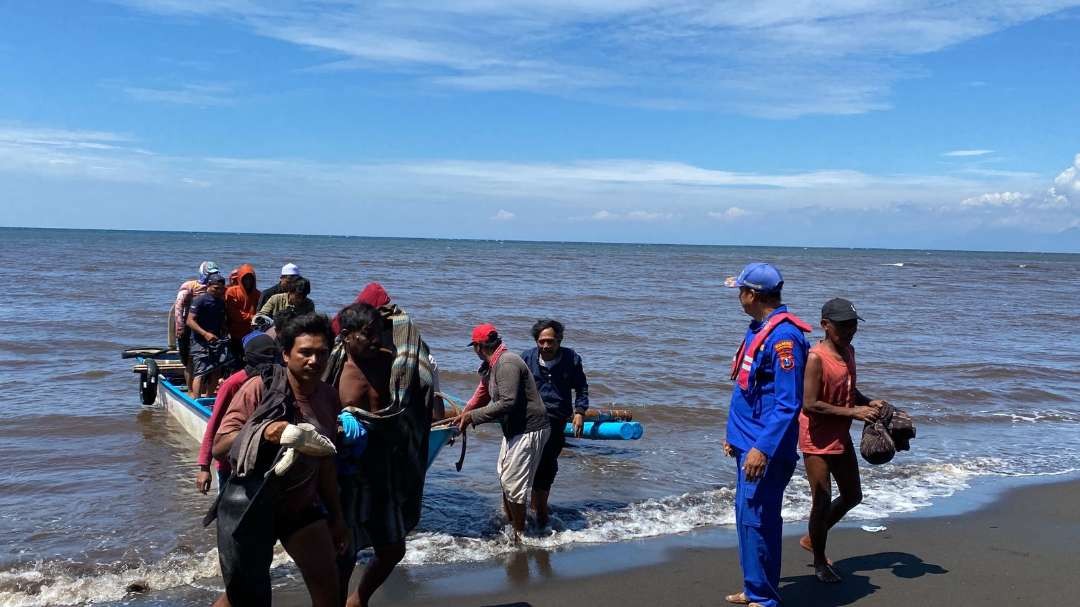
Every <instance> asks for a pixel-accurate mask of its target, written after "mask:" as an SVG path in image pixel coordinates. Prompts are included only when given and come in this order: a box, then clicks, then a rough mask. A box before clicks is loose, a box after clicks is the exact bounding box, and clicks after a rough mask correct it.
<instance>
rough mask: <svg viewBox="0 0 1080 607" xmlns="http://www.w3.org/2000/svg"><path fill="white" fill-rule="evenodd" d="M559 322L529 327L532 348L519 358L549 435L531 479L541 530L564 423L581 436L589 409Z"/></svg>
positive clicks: (578, 368)
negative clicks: (536, 392)
mask: <svg viewBox="0 0 1080 607" xmlns="http://www.w3.org/2000/svg"><path fill="white" fill-rule="evenodd" d="M563 330H564V329H563V325H562V323H561V322H559V321H557V320H551V319H544V320H538V321H536V324H534V325H533V327H532V336H533V340H534V341H536V347H535V348H530V349H528V350H526V351H524V352H522V354H521V359H522V360H524V361H525V364H526V365H528V367H529V371H531V372H532V376H533V381H535V382H536V388H537V390H539V392H540V397H541V398H542V399H544V407H545V408H546V409H547V416H548V421H549V422H550V423H551V436H550V437H548V440H547V443H546V444H545V445H544V452H543V453H542V454H541V456H540V466H539V468H537V470H536V479H535V480H534V481H533V492H532V507H533V512H534V513H535V514H536V526H537V527H539V528H541V529H544V528H546V527H547V526H548V522H549V520H550V511H549V509H548V498H549V497H550V495H551V485H552V484H554V482H555V475H556V474H558V472H559V454H560V453H562V450H563V447H564V446H565V445H566V436H565V435H564V434H563V432H564V429H565V427H566V424H567V422H570V423H572V424H573V428H574V436H575V437H579V438H580V437H581V434H582V430H583V428H584V426H585V412H586V411H587V410H588V409H589V383H588V381H586V379H585V370H584V369H583V368H582V365H581V357H580V356H578V354H577V352H574V351H573V350H571V349H570V348H564V347H562V340H563Z"/></svg>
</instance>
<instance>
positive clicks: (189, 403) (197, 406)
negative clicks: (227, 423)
mask: <svg viewBox="0 0 1080 607" xmlns="http://www.w3.org/2000/svg"><path fill="white" fill-rule="evenodd" d="M160 381H161V387H163V388H165V389H166V390H168V391H169V392H171V393H172V394H173V395H174V396H176V397H177V398H179V399H180V402H182V403H184V406H186V407H187V408H188V409H191V410H192V411H194V412H195V413H198V414H199V416H200V417H202V418H203V421H209V419H210V412H211V409H210V407H207V406H206V405H204V404H202V403H201V402H199V401H203V400H209V401H210V403H211V405H212V404H213V402H214V399H213V398H208V399H199V400H198V401H197V400H195V399H193V398H191V397H190V396H188V393H187V392H185V391H183V390H181V389H180V388H178V387H176V386H174V385H173V384H172V383H171V382H169V380H167V379H165V378H161V380H160Z"/></svg>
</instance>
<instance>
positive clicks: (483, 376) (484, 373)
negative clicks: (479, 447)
mask: <svg viewBox="0 0 1080 607" xmlns="http://www.w3.org/2000/svg"><path fill="white" fill-rule="evenodd" d="M469 346H471V347H472V349H473V351H474V352H476V355H477V356H478V357H480V360H482V361H483V362H482V363H481V365H480V369H479V371H478V372H479V374H480V385H478V386H477V387H476V392H475V393H474V394H473V397H472V398H471V399H469V404H468V406H466V407H465V411H464V412H463V413H462V414H461V416H460V417H459V418H458V427H459V428H461V429H462V430H464V429H465V428H466V427H467V426H468V425H470V424H472V425H474V426H475V425H477V424H486V423H488V422H499V425H500V426H502V431H503V441H502V448H501V449H500V450H499V462H498V464H497V465H496V467H495V470H496V472H497V473H498V475H499V482H500V483H501V484H502V491H503V510H504V511H505V512H506V517H507V518H508V519H510V525H511V526H512V527H513V529H514V540H515V541H519V540H520V539H521V534H522V533H523V532H524V531H525V506H526V504H528V503H529V493H530V492H531V491H532V485H533V479H534V478H535V477H536V468H537V467H538V466H539V465H540V456H541V454H542V453H543V451H544V444H545V443H546V442H547V439H548V436H549V435H550V434H551V432H552V430H551V425H550V424H549V423H548V418H547V409H546V408H545V407H544V401H543V400H542V399H541V398H540V392H539V391H537V389H536V382H535V381H534V380H533V376H532V372H531V371H529V367H528V366H527V365H526V364H525V361H523V360H521V357H520V356H518V355H517V354H514V353H513V352H510V351H509V350H507V349H506V346H505V345H503V343H502V338H500V337H499V332H498V331H497V330H496V329H495V327H494V326H493V325H490V324H482V325H477V326H476V327H475V328H474V329H473V332H472V341H470V342H469ZM557 430H558V431H561V430H562V428H558V429H557Z"/></svg>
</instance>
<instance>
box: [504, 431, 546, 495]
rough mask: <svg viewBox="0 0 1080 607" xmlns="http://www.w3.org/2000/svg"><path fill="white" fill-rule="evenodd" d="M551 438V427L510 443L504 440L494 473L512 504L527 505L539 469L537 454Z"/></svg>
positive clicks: (512, 440)
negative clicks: (549, 437)
mask: <svg viewBox="0 0 1080 607" xmlns="http://www.w3.org/2000/svg"><path fill="white" fill-rule="evenodd" d="M550 435H551V429H550V428H544V429H543V430H537V431H535V432H526V433H524V434H519V435H517V436H515V437H514V438H511V439H510V440H507V439H506V437H503V441H502V447H501V448H499V461H498V463H496V464H495V472H496V473H498V475H499V483H501V484H502V490H503V495H505V496H506V499H507V500H508V501H511V502H513V503H515V504H524V503H527V502H528V499H529V492H530V491H532V485H533V479H534V478H536V469H537V468H538V467H539V466H540V454H541V453H543V452H544V443H546V442H547V439H548V436H550Z"/></svg>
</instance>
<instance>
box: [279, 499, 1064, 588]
mask: <svg viewBox="0 0 1080 607" xmlns="http://www.w3.org/2000/svg"><path fill="white" fill-rule="evenodd" d="M887 525H888V529H887V530H886V531H883V532H879V533H867V532H865V531H863V530H861V529H859V528H858V527H855V528H843V529H838V530H836V531H834V533H833V534H832V535H831V537H830V542H829V555H830V557H831V558H832V559H833V560H834V561H835V563H836V566H837V568H838V569H839V570H840V571H841V572H842V573H843V574H844V576H845V579H844V582H843V583H841V584H837V585H825V584H821V583H819V582H817V581H816V580H815V578H814V577H813V570H812V569H811V568H810V566H809V563H810V555H809V553H807V552H805V551H803V550H802V549H800V548H799V547H798V544H797V541H798V535H795V534H793V533H791V532H794V531H798V530H799V529H798V527H801V524H800V525H798V526H796V525H788V526H787V530H788V532H789V535H788V536H787V537H785V541H784V568H783V581H782V584H781V592H782V594H783V597H784V605H785V606H787V607H801V606H806V607H810V606H815V607H821V606H834V605H835V606H839V605H853V604H859V605H881V606H885V607H888V606H893V605H895V606H904V607H910V606H912V605H915V606H919V607H922V606H930V605H1007V604H1025V605H1069V604H1076V601H1077V600H1078V599H1077V597H1080V578H1078V577H1077V576H1076V566H1077V563H1078V562H1080V481H1075V480H1073V481H1068V482H1063V483H1057V484H1042V485H1028V486H1024V487H1020V488H1017V489H1014V490H1011V491H1009V492H1007V493H1006V494H1004V495H1003V496H1002V497H1001V498H1000V499H998V500H996V501H994V502H992V503H990V504H989V505H987V506H985V507H983V508H981V509H979V510H977V511H975V512H969V513H966V514H961V515H955V516H942V517H932V518H930V517H928V518H908V519H899V520H892V521H889V522H888V523H887ZM575 552H579V551H576V550H571V551H567V552H563V553H556V554H552V555H546V554H543V555H541V554H536V553H533V554H528V553H522V554H521V555H519V557H518V558H513V557H510V558H507V559H503V560H501V561H500V562H499V563H498V564H495V565H493V564H491V563H488V564H487V566H486V568H476V567H472V568H468V567H467V568H461V567H460V566H459V567H458V572H457V573H455V570H454V568H452V567H450V566H446V570H445V571H443V572H442V574H438V573H435V574H434V575H431V574H429V575H427V576H425V574H423V573H420V572H409V571H405V572H403V573H396V574H395V575H394V577H393V578H392V579H391V581H390V583H389V584H388V585H387V586H386V587H385V588H384V589H382V590H381V591H380V594H378V595H376V597H375V599H376V600H375V602H374V604H375V605H377V606H378V607H384V606H385V607H398V606H401V607H404V606H409V607H412V606H421V605H425V606H426V605H441V606H446V607H451V606H463V607H464V606H469V607H476V606H511V605H513V606H521V607H524V606H528V605H531V606H534V607H541V606H542V607H548V606H557V607H568V606H571V605H590V606H594V607H606V606H611V607H616V606H620V607H621V606H626V605H687V606H695V605H702V606H704V605H709V606H715V605H724V604H726V603H725V602H724V601H723V596H724V595H725V594H727V593H729V592H734V591H738V590H739V589H740V583H741V577H740V573H739V568H738V556H737V554H736V552H735V550H734V549H733V548H730V547H726V548H711V547H700V546H699V547H667V548H661V549H659V553H658V549H657V548H656V546H649V545H648V542H633V543H626V544H620V545H618V546H614V547H606V548H603V549H599V550H597V551H593V552H591V553H590V551H589V549H587V548H586V549H582V550H581V551H580V552H583V554H584V555H585V559H586V561H588V563H587V564H586V565H584V568H588V567H593V566H606V567H608V569H609V570H608V572H606V573H599V574H595V575H584V576H577V575H575V574H574V570H575V566H574V560H575V559H577V562H578V563H582V562H585V561H582V555H581V554H579V555H577V556H574V553H575ZM643 554H644V556H642V555H643ZM642 558H644V560H649V559H653V558H655V559H656V561H657V562H654V563H652V564H647V565H641V564H640V561H641V559H642ZM598 560H603V561H606V562H605V563H598V562H597V561H598ZM620 562H621V563H624V565H623V566H624V567H625V568H624V569H618V570H614V571H612V570H611V567H612V566H615V567H617V566H619V563H620ZM515 568H517V569H518V571H516V572H515ZM530 571H531V572H532V573H531V574H530ZM425 577H426V578H428V579H423V578H425ZM435 578H442V579H441V581H439V580H437V579H435ZM433 580H434V581H433ZM485 580H486V581H487V583H485ZM354 581H355V580H354ZM484 588H496V590H494V591H492V592H490V593H485V592H483V591H482V590H483V589H484ZM451 589H453V590H451ZM296 590H299V593H296V592H289V593H285V594H288V597H286V596H280V595H279V597H278V599H279V600H281V602H282V603H283V604H289V605H293V604H295V605H300V604H305V603H307V600H306V596H305V595H304V593H303V590H301V589H300V588H297V589H296ZM447 591H451V592H449V593H448V592H447ZM380 595H381V596H380Z"/></svg>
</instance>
